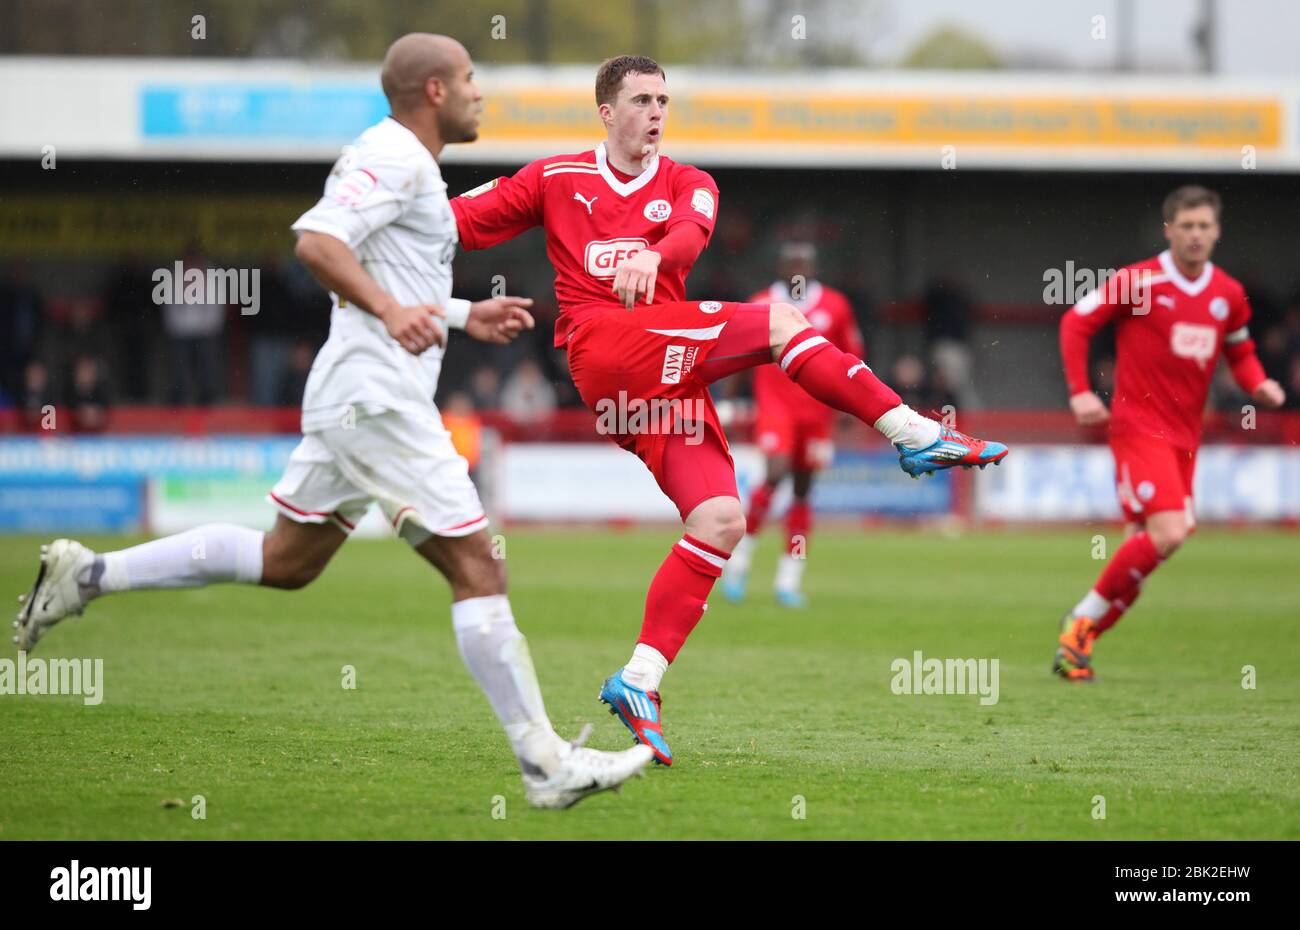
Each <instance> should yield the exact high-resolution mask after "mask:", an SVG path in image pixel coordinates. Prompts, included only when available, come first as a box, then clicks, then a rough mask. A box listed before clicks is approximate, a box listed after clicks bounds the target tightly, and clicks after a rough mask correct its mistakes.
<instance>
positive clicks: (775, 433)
mask: <svg viewBox="0 0 1300 930" xmlns="http://www.w3.org/2000/svg"><path fill="white" fill-rule="evenodd" d="M754 438H755V440H756V441H757V442H758V447H759V448H760V449H761V450H762V451H763V454H764V455H784V456H789V458H790V467H791V468H793V469H794V470H795V471H817V470H818V469H822V468H826V467H827V466H828V465H830V463H831V456H832V455H834V453H835V446H834V444H833V443H832V442H831V417H829V416H816V417H796V416H794V415H792V414H791V412H790V410H789V409H788V408H787V407H785V406H783V405H780V404H767V403H763V402H761V401H760V402H759V405H758V420H757V422H756V423H755V424H754Z"/></svg>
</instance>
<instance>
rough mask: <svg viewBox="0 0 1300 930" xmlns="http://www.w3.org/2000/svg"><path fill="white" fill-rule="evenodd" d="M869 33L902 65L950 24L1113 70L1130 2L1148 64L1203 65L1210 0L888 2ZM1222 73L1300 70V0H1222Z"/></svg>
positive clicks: (878, 52) (997, 42) (881, 55)
mask: <svg viewBox="0 0 1300 930" xmlns="http://www.w3.org/2000/svg"><path fill="white" fill-rule="evenodd" d="M880 5H881V6H882V7H883V11H882V14H881V17H880V18H879V19H877V20H876V23H875V26H874V28H871V29H870V30H868V31H869V33H870V34H871V35H872V36H873V38H872V39H870V40H869V41H868V47H869V49H870V52H871V57H872V59H873V60H874V61H877V62H880V63H882V64H886V65H888V64H892V63H895V62H896V61H897V60H898V58H899V57H900V56H901V55H902V54H904V53H905V52H906V51H907V50H908V49H909V48H911V47H912V46H913V45H915V44H916V42H917V41H919V40H920V39H922V38H924V37H925V36H926V35H927V34H928V33H929V32H931V31H932V30H933V29H935V28H936V27H938V26H940V25H942V24H943V23H944V22H949V23H953V24H955V25H959V26H961V27H963V28H965V29H968V30H970V31H971V32H973V33H975V34H977V35H979V36H981V37H982V38H983V39H984V41H986V42H988V43H989V44H990V45H992V46H993V47H994V48H996V49H997V50H998V51H999V52H1000V53H1002V54H1004V55H1006V56H1008V57H1010V58H1012V59H1015V58H1018V57H1024V56H1025V55H1030V56H1032V57H1034V58H1042V57H1044V56H1046V57H1049V58H1053V59H1057V60H1064V61H1066V62H1068V63H1069V64H1070V65H1072V66H1076V67H1082V68H1104V67H1108V66H1109V65H1111V64H1112V63H1113V62H1114V61H1115V60H1116V56H1117V55H1118V49H1119V30H1120V29H1121V28H1122V25H1123V22H1124V17H1123V16H1122V15H1121V13H1120V8H1121V6H1124V5H1130V6H1131V7H1132V9H1133V13H1132V22H1133V26H1134V28H1133V34H1134V36H1135V38H1136V41H1135V43H1134V50H1135V54H1136V59H1137V64H1138V68H1139V70H1143V69H1146V68H1158V69H1161V70H1167V69H1174V70H1187V71H1190V70H1194V69H1195V68H1196V67H1197V66H1198V60H1199V59H1198V57H1197V51H1196V45H1195V42H1194V39H1193V30H1194V28H1195V24H1196V22H1197V20H1198V18H1199V15H1200V9H1201V5H1202V4H1201V0H881V4H880ZM1217 9H1218V16H1217V20H1218V36H1219V69H1218V70H1219V71H1220V73H1223V74H1239V75H1277V74H1290V75H1296V74H1300V0H1217ZM1099 14H1100V15H1102V16H1105V17H1106V32H1107V38H1106V40H1104V41H1097V40H1094V39H1093V38H1092V36H1091V31H1092V19H1093V17H1094V16H1096V15H1099Z"/></svg>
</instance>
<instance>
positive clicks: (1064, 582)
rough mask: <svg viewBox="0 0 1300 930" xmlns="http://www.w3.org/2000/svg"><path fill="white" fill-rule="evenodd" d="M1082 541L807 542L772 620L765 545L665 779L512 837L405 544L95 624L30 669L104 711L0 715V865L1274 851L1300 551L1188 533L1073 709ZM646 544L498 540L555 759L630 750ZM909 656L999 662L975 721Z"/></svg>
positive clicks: (485, 730) (513, 789) (686, 656)
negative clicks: (120, 855) (620, 854)
mask: <svg viewBox="0 0 1300 930" xmlns="http://www.w3.org/2000/svg"><path fill="white" fill-rule="evenodd" d="M1096 531H1097V530H1095V529H1094V528H1083V527H1081V528H1079V529H1078V530H1076V531H1070V532H1052V533H1012V532H993V533H988V534H983V535H980V534H969V535H963V536H952V537H945V536H937V535H933V534H922V533H918V532H910V531H874V530H873V531H863V532H853V533H849V532H843V531H837V532H826V533H823V534H822V535H820V536H819V537H817V538H815V539H814V544H813V549H812V553H811V560H810V563H809V569H808V576H807V590H808V594H809V595H810V597H811V599H812V604H813V606H812V608H811V609H809V610H806V611H802V612H787V611H781V610H779V609H778V608H776V607H775V606H774V605H773V604H772V603H771V601H770V599H769V597H768V596H767V585H768V579H769V578H770V574H771V569H772V566H773V564H774V560H775V548H776V547H775V542H776V540H775V538H774V537H772V536H768V537H767V538H765V540H764V546H763V548H762V550H761V552H760V556H759V558H758V560H757V566H756V570H755V582H754V585H753V587H754V595H755V596H753V597H752V598H751V602H750V603H748V604H746V605H744V606H733V605H730V604H728V603H726V602H725V601H723V600H722V599H721V597H720V596H718V595H716V594H715V596H714V598H713V602H712V604H711V605H710V608H709V611H708V613H707V615H706V618H705V620H704V621H703V622H702V623H701V624H700V626H699V628H698V629H697V631H696V633H695V635H694V636H693V637H692V639H691V641H690V642H689V643H688V645H687V647H686V648H685V650H684V651H683V653H682V655H681V656H680V658H679V660H678V661H677V663H676V664H675V665H674V667H673V669H672V671H671V672H670V673H669V676H668V678H667V680H666V682H665V687H664V697H665V701H666V707H665V711H666V731H667V734H668V736H669V739H670V741H671V745H672V747H673V750H674V752H675V754H676V756H677V760H678V761H677V764H676V765H674V767H673V768H672V769H671V770H663V769H656V770H652V771H650V772H649V773H648V775H647V777H646V778H644V779H641V780H638V781H635V782H633V783H632V784H630V785H628V786H627V787H626V788H625V789H624V791H623V792H622V793H621V794H618V795H615V794H605V795H601V796H598V797H596V798H592V799H589V800H587V801H584V802H583V803H582V804H581V805H579V806H578V807H576V808H574V809H572V810H570V811H566V812H549V811H534V810H531V809H529V808H528V807H527V806H526V804H525V802H524V800H523V792H522V787H521V784H520V782H519V779H518V774H517V769H516V767H515V764H514V760H513V758H512V756H511V755H510V752H509V749H508V747H507V745H506V743H505V740H504V737H503V736H502V734H501V733H500V731H499V729H498V727H497V726H496V724H495V721H494V718H493V717H492V715H491V712H490V710H489V708H488V705H487V703H486V701H485V700H484V698H483V697H482V696H481V695H480V694H479V692H478V691H477V689H476V688H475V687H474V685H473V682H472V681H471V679H470V678H469V675H468V674H467V673H466V672H465V670H464V669H463V667H462V666H461V664H460V659H459V656H458V655H457V652H456V646H455V641H454V638H453V635H452V632H451V629H450V622H449V618H448V613H447V603H448V595H447V593H446V590H445V587H444V585H443V584H442V582H441V580H440V579H438V578H436V577H435V576H434V575H433V573H432V571H431V570H429V569H427V568H426V567H425V566H424V564H423V563H422V562H420V561H419V560H417V559H416V558H415V557H414V556H412V555H411V553H410V552H409V551H407V550H406V548H405V547H404V546H403V545H402V544H400V543H397V542H361V541H358V542H354V543H351V544H349V545H347V546H345V547H344V549H343V551H342V552H341V553H340V554H339V556H338V558H337V559H336V561H335V562H334V564H332V565H331V566H330V568H329V569H328V570H327V571H326V573H325V575H324V576H323V577H322V578H321V579H320V580H319V581H317V582H316V583H315V584H314V585H312V586H311V587H310V588H307V589H305V590H303V591H299V592H279V591H266V590H259V589H254V588H243V587H235V586H222V587H216V588H209V589H205V590H201V591H191V592H175V593H171V592H167V593H163V592H141V593H134V594H127V595H120V596H116V597H112V598H107V599H104V600H101V601H99V602H97V603H95V604H94V605H93V606H92V607H91V608H90V610H89V611H88V613H87V616H86V617H85V618H82V619H79V620H72V621H69V622H67V623H65V624H63V625H61V626H60V627H58V628H57V629H55V630H54V631H52V632H51V633H50V634H49V635H48V636H47V638H46V639H45V640H44V641H43V642H42V643H41V644H40V648H39V649H38V650H37V652H36V653H35V656H38V657H45V658H49V657H55V656H67V657H83V656H84V657H91V658H102V659H103V661H104V678H105V697H104V701H103V703H102V704H101V705H100V706H97V707H87V706H84V705H83V703H82V702H81V700H80V699H79V698H77V697H72V696H58V697H48V696H14V695H6V696H0V785H3V786H4V787H3V790H0V839H15V838H31V837H36V838H54V839H63V838H223V839H233V838H260V837H287V838H383V837H393V838H440V837H474V838H542V837H562V838H570V837H572V838H579V837H610V838H676V837H709V838H727V837H771V838H802V837H817V838H890V839H893V838H997V837H1006V838H1097V839H1100V838H1169V839H1173V838H1284V837H1289V838H1297V837H1300V783H1298V781H1297V766H1296V760H1297V759H1300V727H1298V726H1297V725H1298V724H1300V672H1298V671H1297V669H1300V663H1298V662H1297V659H1300V654H1298V653H1300V650H1298V649H1297V645H1296V644H1297V629H1296V620H1297V618H1298V617H1300V577H1298V576H1297V573H1296V569H1297V566H1300V536H1297V535H1295V534H1286V533H1264V532H1252V533H1241V534H1231V533H1226V532H1214V531H1206V530H1203V531H1202V532H1200V533H1198V534H1197V536H1196V537H1194V538H1193V539H1192V541H1191V542H1190V543H1189V545H1188V546H1187V547H1186V549H1185V551H1183V552H1181V553H1180V554H1179V555H1178V557H1177V558H1175V559H1174V560H1173V561H1172V562H1170V563H1169V564H1168V565H1166V566H1165V567H1163V568H1162V569H1161V571H1160V572H1159V573H1158V574H1157V575H1156V576H1155V577H1154V578H1153V579H1152V580H1151V581H1150V582H1149V584H1148V585H1147V589H1146V592H1145V594H1144V596H1143V600H1142V603H1141V604H1140V606H1139V607H1138V608H1137V609H1136V610H1135V611H1134V613H1133V614H1132V615H1131V616H1130V617H1128V618H1126V620H1125V621H1124V622H1123V623H1122V624H1121V625H1120V626H1119V627H1118V628H1117V629H1116V630H1115V631H1114V632H1113V633H1112V634H1110V635H1108V636H1107V637H1106V638H1105V639H1103V640H1102V641H1101V643H1100V644H1099V646H1098V648H1097V652H1096V661H1097V665H1098V668H1099V678H1100V680H1099V681H1098V682H1097V683H1096V684H1095V685H1092V686H1072V685H1068V684H1066V683H1064V682H1061V681H1059V680H1055V679H1053V678H1051V677H1050V676H1049V675H1048V666H1049V664H1050V658H1051V653H1052V648H1053V638H1054V625H1055V622H1056V619H1057V617H1058V616H1059V615H1060V613H1061V612H1062V610H1063V609H1064V608H1065V607H1066V606H1068V605H1069V604H1070V603H1072V602H1073V600H1074V599H1075V598H1076V597H1077V596H1078V595H1079V594H1080V593H1081V592H1082V590H1083V589H1084V588H1085V587H1086V586H1087V585H1088V584H1089V583H1090V582H1091V580H1092V579H1093V577H1094V575H1095V573H1096V570H1097V567H1098V565H1099V563H1097V562H1095V561H1093V560H1092V559H1091V557H1090V556H1091V548H1092V534H1093V533H1094V532H1096ZM1116 538H1117V537H1116V536H1115V535H1114V534H1112V535H1111V542H1112V544H1113V543H1114V542H1115V541H1116ZM674 539H675V536H674V534H673V533H672V532H671V531H670V530H667V529H664V530H654V531H650V530H642V531H635V532H625V533H619V532H595V531H592V532H567V531H549V532H543V531H540V530H519V531H515V532H512V533H510V534H509V552H508V554H509V556H510V568H511V584H512V595H513V602H514V605H515V611H516V615H517V616H518V618H519V622H520V625H521V627H522V628H523V629H524V631H525V632H526V633H527V634H528V636H529V640H530V643H531V646H532V652H533V656H534V658H535V661H536V663H537V667H538V670H539V674H540V677H541V680H542V686H543V690H544V693H545V695H546V699H547V703H548V707H549V709H550V712H551V716H552V719H553V721H554V722H555V724H556V726H557V728H558V729H559V730H560V731H561V732H563V733H565V734H576V733H577V731H578V730H579V729H580V728H581V726H582V724H583V723H584V722H587V721H590V722H592V723H594V724H595V727H596V729H595V733H594V734H593V736H592V739H591V745H594V746H597V747H606V748H615V747H617V748H621V747H623V746H625V745H627V740H628V738H627V735H626V731H625V730H624V729H623V727H622V726H621V725H620V724H619V723H618V722H617V721H616V720H615V719H614V718H612V717H609V716H608V715H607V714H606V713H604V710H603V708H602V707H601V706H600V705H598V704H597V702H596V692H597V690H598V687H599V685H600V682H601V680H602V678H603V677H604V676H605V675H607V674H609V673H610V672H611V671H613V670H614V669H616V668H617V667H618V666H619V665H620V664H621V663H622V662H623V661H624V660H625V659H626V657H627V655H628V652H629V650H630V648H631V646H632V644H633V642H634V640H635V636H636V631H637V629H638V626H639V623H640V614H641V603H642V600H643V597H644V590H645V586H646V583H647V581H648V578H649V575H650V572H651V571H652V569H653V567H654V566H655V565H657V564H658V562H659V560H660V559H661V558H662V556H663V554H664V553H665V552H666V551H667V548H668V546H669V545H670V544H671V543H672V541H673V540H674ZM87 541H88V542H89V543H90V544H92V545H96V546H99V547H101V548H106V547H111V546H117V545H121V544H122V540H107V539H90V540H87ZM37 542H38V540H34V539H30V538H28V539H22V538H4V539H0V591H10V592H12V593H14V594H17V593H18V592H20V591H23V590H26V587H27V585H28V584H29V583H30V578H31V574H32V572H33V571H34V551H35V547H36V544H37ZM10 649H12V647H10ZM917 649H919V650H921V651H922V652H923V653H924V654H925V655H926V656H927V657H939V658H964V657H974V658H997V659H998V660H999V662H1000V678H1001V680H1000V700H999V702H998V703H997V704H996V705H994V706H987V707H986V706H981V705H980V703H979V700H978V698H977V697H976V696H960V695H920V696H911V695H902V696H900V695H895V694H893V693H892V692H891V689H890V681H891V679H892V677H893V676H892V674H891V671H890V664H891V662H892V661H893V660H894V659H896V658H910V657H911V655H912V653H913V651H914V650H917ZM3 654H4V655H7V656H9V657H12V656H13V655H14V653H13V652H12V651H8V650H6V651H5V652H4V653H3ZM344 665H352V666H355V668H356V670H357V683H358V687H357V688H356V690H344V689H343V688H342V686H341V679H342V676H341V673H340V670H341V668H342V666H344ZM1244 665H1253V666H1254V667H1255V669H1256V670H1257V676H1258V679H1257V687H1256V688H1255V689H1254V690H1246V689H1243V687H1242V671H1241V670H1242V666H1244ZM195 795H203V796H204V798H205V799H206V807H207V818H206V819H205V820H195V819H193V818H192V817H191V813H190V810H191V808H190V802H191V799H192V798H193V796H195ZM1096 795H1102V796H1104V798H1105V804H1106V819H1104V820H1097V819H1094V818H1093V816H1092V814H1093V811H1094V803H1093V798H1094V796H1096ZM496 796H500V797H502V798H504V806H503V805H502V803H501V802H500V801H494V798H495V797H496ZM796 797H801V798H803V799H804V805H805V813H806V816H805V817H804V818H803V819H796V818H795V817H793V816H792V812H793V811H794V809H795V805H796ZM173 801H182V802H184V803H183V804H182V805H181V806H167V805H168V802H173ZM503 810H504V815H505V816H504V818H494V816H493V813H494V811H495V812H496V813H498V814H500V813H502V812H503Z"/></svg>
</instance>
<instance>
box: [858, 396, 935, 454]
mask: <svg viewBox="0 0 1300 930" xmlns="http://www.w3.org/2000/svg"><path fill="white" fill-rule="evenodd" d="M874 425H875V427H876V429H878V430H879V431H880V432H882V433H884V434H885V438H886V439H888V440H889V441H890V442H893V443H898V444H900V445H904V446H907V447H908V448H909V449H924V448H925V447H926V446H929V445H933V444H934V443H936V442H938V441H939V423H938V421H937V420H931V419H930V418H929V417H923V416H921V414H919V413H917V412H916V411H915V410H913V409H912V408H911V407H909V406H907V404H899V405H898V406H897V407H895V408H894V409H893V410H889V411H887V412H886V413H884V414H882V415H881V417H880V419H879V420H877V421H876V422H875V424H874Z"/></svg>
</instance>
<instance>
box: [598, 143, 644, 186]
mask: <svg viewBox="0 0 1300 930" xmlns="http://www.w3.org/2000/svg"><path fill="white" fill-rule="evenodd" d="M596 170H598V171H599V172H600V176H601V177H602V178H604V179H605V183H606V184H608V185H609V187H610V190H612V191H613V192H614V193H616V194H618V195H619V196H620V197H626V196H627V195H628V194H635V193H636V192H637V191H639V190H640V189H641V188H643V187H645V186H646V185H647V184H649V183H650V182H651V181H652V180H654V176H655V172H657V171H658V170H659V153H658V152H655V155H654V158H652V159H650V164H648V165H646V169H645V170H644V171H642V172H641V173H640V174H638V175H637V176H636V177H634V178H633V179H632V180H630V181H620V180H619V179H618V178H616V177H615V176H614V172H613V171H612V170H611V169H610V167H609V158H608V157H607V156H606V155H605V143H604V142H602V143H600V145H598V146H596Z"/></svg>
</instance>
